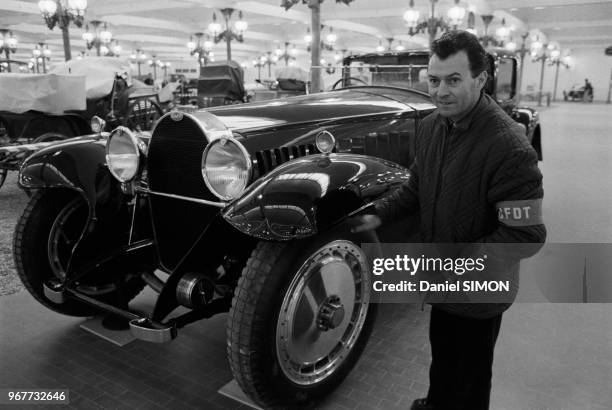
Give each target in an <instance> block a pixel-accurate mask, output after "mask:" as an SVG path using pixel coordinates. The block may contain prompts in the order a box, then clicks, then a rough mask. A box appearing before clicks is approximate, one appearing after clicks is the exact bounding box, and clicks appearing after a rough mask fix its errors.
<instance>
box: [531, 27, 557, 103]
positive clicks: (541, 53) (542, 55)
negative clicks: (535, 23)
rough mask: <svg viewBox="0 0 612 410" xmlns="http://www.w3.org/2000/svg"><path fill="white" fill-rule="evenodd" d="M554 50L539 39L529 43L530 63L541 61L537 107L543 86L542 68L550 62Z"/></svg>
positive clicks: (553, 47)
mask: <svg viewBox="0 0 612 410" xmlns="http://www.w3.org/2000/svg"><path fill="white" fill-rule="evenodd" d="M554 49H555V46H554V45H553V44H548V43H546V44H543V43H542V42H540V40H539V39H537V38H536V41H534V42H533V43H531V59H532V61H534V62H536V61H541V62H542V66H541V68H540V91H539V92H538V107H539V106H541V105H542V87H543V86H544V66H545V65H546V62H547V61H549V60H550V57H551V52H552V51H553V50H554Z"/></svg>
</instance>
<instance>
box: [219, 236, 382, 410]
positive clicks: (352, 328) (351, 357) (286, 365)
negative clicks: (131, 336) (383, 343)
mask: <svg viewBox="0 0 612 410" xmlns="http://www.w3.org/2000/svg"><path fill="white" fill-rule="evenodd" d="M361 242H372V240H371V239H363V237H360V236H356V235H355V234H351V233H350V232H349V230H348V228H347V227H344V228H341V229H340V230H335V231H334V232H330V233H328V234H326V235H322V236H320V237H317V238H315V239H313V240H310V241H308V242H307V243H305V242H304V241H293V242H292V243H273V242H260V243H259V244H258V245H257V246H256V248H255V250H254V251H253V253H252V254H251V258H250V259H249V260H248V262H247V265H246V267H245V268H244V271H243V273H242V276H241V278H240V280H239V282H238V286H237V288H236V290H235V294H234V300H233V301H232V308H231V310H230V314H229V318H228V324H227V340H228V343H227V352H228V358H229V362H230V367H231V369H232V372H233V374H234V377H235V379H236V381H237V382H238V384H239V385H240V387H241V388H242V389H243V391H244V392H245V393H246V394H248V395H249V396H250V397H251V398H252V399H253V400H254V401H256V402H257V403H258V404H259V405H261V406H264V407H277V406H281V407H286V406H294V405H303V404H306V403H310V402H312V401H313V400H315V399H317V398H319V397H321V396H323V395H325V394H327V393H328V392H329V391H331V390H332V389H333V388H334V387H336V386H337V385H338V384H339V383H340V382H341V381H342V380H343V379H344V377H345V376H346V375H347V374H348V372H349V371H350V369H351V368H352V367H353V366H354V365H355V363H356V361H357V359H358V358H359V356H360V355H361V352H362V351H363V349H364V347H365V344H366V343H367V340H368V337H369V335H370V333H371V331H372V326H373V322H374V319H375V315H376V305H375V304H371V303H370V295H371V284H370V275H369V273H368V270H369V267H368V263H367V261H366V257H365V255H364V253H363V251H362V250H361V248H360V247H359V246H358V244H359V243H361Z"/></svg>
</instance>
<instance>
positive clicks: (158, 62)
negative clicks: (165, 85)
mask: <svg viewBox="0 0 612 410" xmlns="http://www.w3.org/2000/svg"><path fill="white" fill-rule="evenodd" d="M151 57H152V58H151V60H149V61H148V64H149V67H153V78H154V79H155V80H157V67H161V66H162V62H161V60H156V59H155V54H153V55H152V56H151Z"/></svg>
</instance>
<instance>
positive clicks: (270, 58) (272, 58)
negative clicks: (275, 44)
mask: <svg viewBox="0 0 612 410" xmlns="http://www.w3.org/2000/svg"><path fill="white" fill-rule="evenodd" d="M263 58H264V61H263V64H264V65H267V66H268V78H272V66H273V65H276V62H277V61H278V58H277V57H276V56H275V55H274V56H273V55H272V52H271V51H268V57H263Z"/></svg>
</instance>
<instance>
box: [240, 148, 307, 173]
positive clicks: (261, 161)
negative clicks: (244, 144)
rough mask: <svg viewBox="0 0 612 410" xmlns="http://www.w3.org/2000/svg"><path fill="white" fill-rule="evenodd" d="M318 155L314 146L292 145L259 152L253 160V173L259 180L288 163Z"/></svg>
mask: <svg viewBox="0 0 612 410" xmlns="http://www.w3.org/2000/svg"><path fill="white" fill-rule="evenodd" d="M318 153H319V151H318V150H317V149H316V147H315V145H314V144H303V145H290V146H285V147H281V148H272V149H266V150H262V151H257V152H256V153H255V155H254V157H253V158H252V161H253V171H254V174H255V177H256V178H257V177H260V176H261V175H264V174H266V173H267V172H270V171H271V170H273V169H274V168H276V167H277V166H279V165H281V164H283V163H285V162H287V161H290V160H292V159H295V158H300V157H305V156H306V155H313V154H318Z"/></svg>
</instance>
